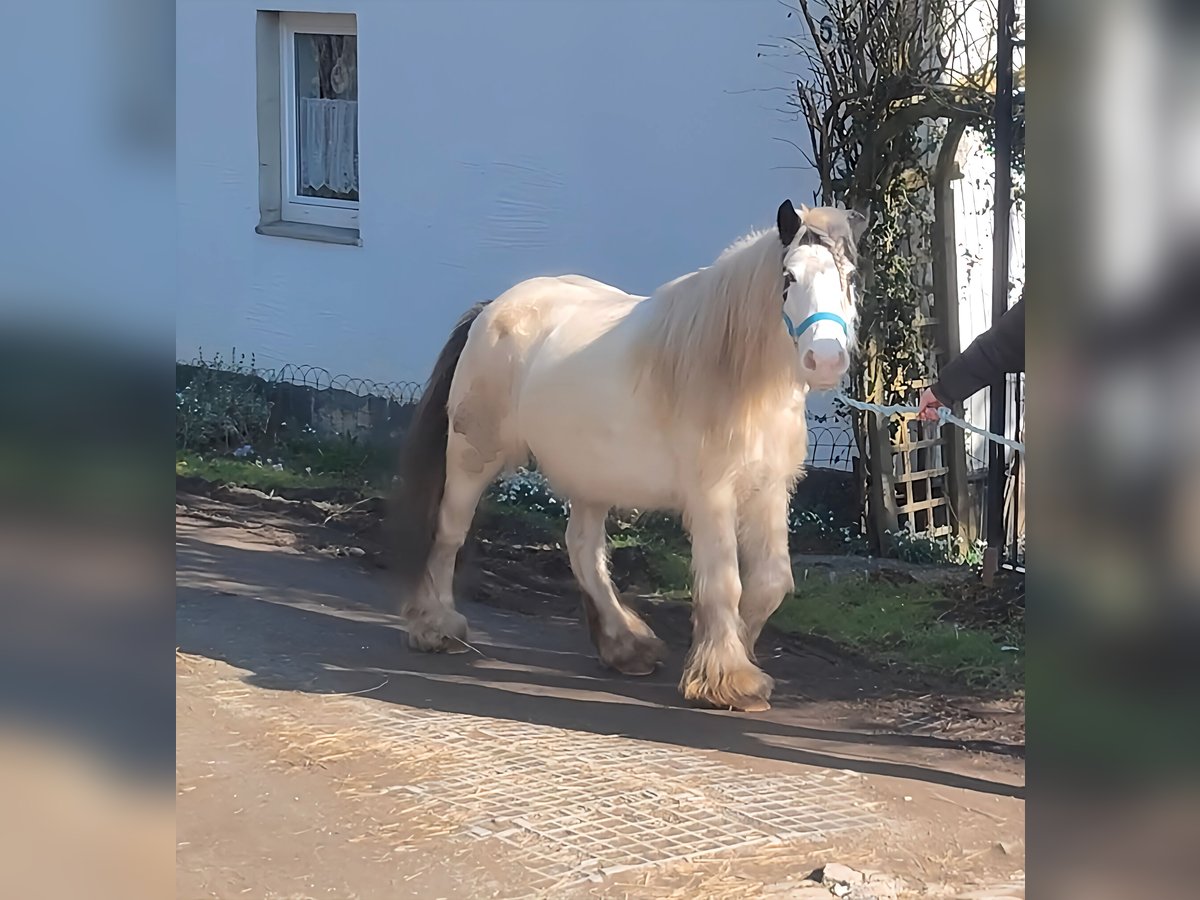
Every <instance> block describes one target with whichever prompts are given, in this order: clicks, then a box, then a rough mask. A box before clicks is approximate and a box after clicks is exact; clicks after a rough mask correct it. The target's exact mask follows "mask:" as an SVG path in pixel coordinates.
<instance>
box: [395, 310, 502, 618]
mask: <svg viewBox="0 0 1200 900" xmlns="http://www.w3.org/2000/svg"><path fill="white" fill-rule="evenodd" d="M485 306H487V301H484V302H483V303H477V304H475V305H474V306H472V307H471V308H470V309H469V310H468V311H467V313H466V314H465V315H464V316H463V317H462V318H461V319H459V321H458V324H457V325H455V326H454V330H453V331H452V332H450V339H449V340H447V341H446V346H444V347H443V348H442V352H441V353H440V354H439V355H438V358H437V362H436V363H434V366H433V373H432V374H431V375H430V376H429V381H428V382H427V383H426V385H425V390H424V393H422V395H421V400H420V402H419V403H418V404H417V408H416V410H415V412H414V413H413V418H412V421H411V422H410V423H409V427H408V432H407V433H406V434H405V437H404V445H403V448H402V449H401V451H400V468H399V471H398V473H397V475H398V477H397V479H396V481H395V487H394V489H393V491H392V498H391V503H390V509H389V515H388V525H389V528H388V532H389V534H388V538H389V544H390V545H391V548H392V551H393V561H392V566H391V568H392V569H393V571H394V572H395V574H396V576H397V577H398V578H399V579H400V581H401V585H402V588H403V589H404V591H405V595H406V596H408V595H409V593H410V592H411V589H412V588H414V587H415V586H416V585H417V584H418V583H419V581H420V579H421V577H422V576H423V574H424V572H425V567H426V564H427V563H428V562H429V554H430V552H431V551H432V550H433V542H434V540H435V539H436V537H437V524H438V510H439V509H440V508H441V505H442V494H443V492H444V491H445V487H446V439H447V437H448V436H449V429H450V421H449V415H448V414H447V411H446V406H447V403H448V402H449V400H450V384H451V382H452V381H453V380H454V371H455V369H456V368H458V360H459V358H460V357H461V356H462V352H463V348H464V347H466V345H467V336H468V335H469V334H470V332H471V326H472V325H473V324H474V322H475V320H476V319H477V318H479V314H480V313H481V312H483V309H484V307H485Z"/></svg>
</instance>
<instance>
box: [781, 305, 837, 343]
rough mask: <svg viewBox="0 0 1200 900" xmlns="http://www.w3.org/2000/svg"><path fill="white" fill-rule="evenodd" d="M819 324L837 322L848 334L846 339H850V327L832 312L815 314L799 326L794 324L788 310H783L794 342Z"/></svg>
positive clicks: (784, 318)
mask: <svg viewBox="0 0 1200 900" xmlns="http://www.w3.org/2000/svg"><path fill="white" fill-rule="evenodd" d="M818 322H837V323H838V324H839V325H841V326H842V331H844V332H845V333H846V337H850V326H849V325H847V324H846V320H845V319H843V318H842V317H841V316H839V315H838V314H837V313H831V312H815V313H813V314H812V315H811V316H809V317H808V318H807V319H805V320H804V321H802V322H801V323H800V324H799V325H793V324H792V317H791V316H789V315H788V314H787V310H786V309H785V310H783V324H784V325H786V326H787V330H788V334H789V335H791V338H792V340H793V341H799V340H800V335H802V334H804V332H806V331H808V329H810V328H812V327H813V326H814V325H816V324H817V323H818Z"/></svg>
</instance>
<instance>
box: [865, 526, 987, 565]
mask: <svg viewBox="0 0 1200 900" xmlns="http://www.w3.org/2000/svg"><path fill="white" fill-rule="evenodd" d="M889 534H891V532H889ZM891 536H892V539H893V541H894V546H895V548H896V558H897V559H899V560H902V561H903V562H908V563H916V564H918V565H934V566H964V565H965V566H977V565H980V564H981V563H982V562H983V549H984V547H985V544H984V543H983V542H982V541H976V542H975V543H974V544H972V545H971V546H970V547H968V548H967V551H966V552H965V553H963V552H960V551H959V549H958V545H957V544H956V542H955V541H954V539H953V538H952V537H950V536H948V535H947V536H943V537H931V536H929V535H927V534H916V533H914V532H911V531H900V532H897V533H895V534H892V535H891Z"/></svg>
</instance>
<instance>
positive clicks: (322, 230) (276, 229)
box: [254, 221, 362, 247]
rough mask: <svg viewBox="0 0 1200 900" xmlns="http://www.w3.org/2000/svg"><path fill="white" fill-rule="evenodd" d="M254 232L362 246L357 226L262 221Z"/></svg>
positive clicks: (269, 235) (299, 239) (324, 242)
mask: <svg viewBox="0 0 1200 900" xmlns="http://www.w3.org/2000/svg"><path fill="white" fill-rule="evenodd" d="M254 230H255V232H256V233H258V234H265V235H267V236H268V237H282V238H293V239H295V240H298V241H318V242H320V243H323V244H349V245H351V246H354V247H361V246H362V238H361V237H360V236H359V233H358V229H357V228H335V227H334V226H332V225H313V224H310V223H307V222H283V221H279V222H264V223H260V224H259V225H258V226H257V227H255V229H254Z"/></svg>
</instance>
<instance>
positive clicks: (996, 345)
mask: <svg viewBox="0 0 1200 900" xmlns="http://www.w3.org/2000/svg"><path fill="white" fill-rule="evenodd" d="M1023 371H1025V297H1024V295H1022V297H1021V299H1020V300H1018V301H1017V302H1016V304H1014V305H1013V307H1012V308H1011V309H1009V311H1008V312H1006V313H1005V314H1004V315H1003V316H1001V317H1000V321H998V322H997V323H996V324H995V325H993V326H992V327H991V328H989V329H988V330H987V331H985V332H984V333H983V334H981V335H979V336H978V337H977V338H975V340H973V341H972V342H971V345H970V346H969V347H967V349H966V350H964V351H963V352H962V353H961V354H960V355H959V356H957V357H956V358H954V359H952V360H950V362H949V363H947V364H946V365H945V366H943V367H942V371H941V373H940V374H939V377H938V380H937V381H936V382H935V383H934V384H933V386H932V387H929V388H926V389H925V391H924V392H923V393H922V394H921V400H920V402H919V404H918V405H919V407H920V409H921V412H920V417H921V418H923V419H936V418H937V409H938V407H939V406H953V405H954V404H955V403H959V402H961V401H963V400H966V399H967V398H968V397H970V396H971V395H972V394H974V393H975V392H976V391H978V390H980V389H982V388H984V387H986V386H987V385H989V384H991V383H992V382H993V381H996V380H997V379H999V378H1000V377H1001V376H1002V375H1005V374H1007V373H1009V372H1023Z"/></svg>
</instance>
